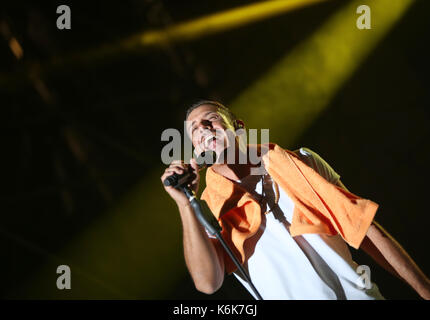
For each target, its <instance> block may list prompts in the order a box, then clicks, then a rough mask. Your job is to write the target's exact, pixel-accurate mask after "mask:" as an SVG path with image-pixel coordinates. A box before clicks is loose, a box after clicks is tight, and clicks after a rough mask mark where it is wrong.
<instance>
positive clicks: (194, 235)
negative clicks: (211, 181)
mask: <svg viewBox="0 0 430 320" xmlns="http://www.w3.org/2000/svg"><path fill="white" fill-rule="evenodd" d="M178 208H179V212H180V215H181V220H182V226H183V244H184V256H185V263H186V265H187V267H188V270H189V272H190V274H191V277H192V279H193V281H194V285H195V286H196V289H197V290H199V291H200V292H203V293H206V294H212V293H214V292H215V291H217V290H218V289H219V288H220V287H221V285H222V283H223V281H224V260H223V255H222V248H221V247H220V244H219V243H218V240H217V239H210V238H209V237H208V235H207V233H206V231H205V229H204V228H203V227H202V225H201V224H200V222H199V221H198V220H197V218H196V216H195V214H194V211H193V208H192V207H191V205H185V206H183V205H178Z"/></svg>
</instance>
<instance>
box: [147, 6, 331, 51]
mask: <svg viewBox="0 0 430 320" xmlns="http://www.w3.org/2000/svg"><path fill="white" fill-rule="evenodd" d="M323 1H327V0H275V1H263V2H259V3H255V4H251V5H247V6H244V7H240V8H237V9H232V10H228V11H225V12H220V13H215V14H212V15H208V16H205V17H201V18H198V19H194V20H191V21H187V22H183V23H179V24H177V25H174V26H172V27H169V28H167V29H165V30H154V31H147V32H144V33H143V34H142V35H141V36H140V43H141V44H142V45H145V46H150V45H162V44H165V43H168V42H177V41H188V40H195V39H197V38H201V37H204V36H208V35H212V34H215V33H218V32H223V31H226V30H230V29H233V28H237V27H240V26H244V25H246V24H249V23H253V22H257V21H260V20H263V19H267V18H271V17H274V16H277V15H281V14H284V13H286V12H289V11H292V10H296V9H299V8H303V7H306V6H309V5H312V4H315V3H318V2H323Z"/></svg>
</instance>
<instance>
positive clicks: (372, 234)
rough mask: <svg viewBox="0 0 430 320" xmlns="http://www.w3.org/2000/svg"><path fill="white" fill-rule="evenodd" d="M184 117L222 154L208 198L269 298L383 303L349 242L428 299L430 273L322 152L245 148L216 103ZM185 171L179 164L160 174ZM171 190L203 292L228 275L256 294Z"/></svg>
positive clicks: (201, 140) (198, 147)
mask: <svg viewBox="0 0 430 320" xmlns="http://www.w3.org/2000/svg"><path fill="white" fill-rule="evenodd" d="M186 120H187V126H186V128H187V134H188V135H189V137H190V139H191V141H192V143H193V146H194V148H195V153H196V154H200V153H202V152H203V151H207V150H212V151H215V152H216V154H217V155H218V161H217V163H215V164H214V165H213V166H211V167H210V168H209V169H208V170H207V173H206V184H207V186H206V189H205V190H204V191H203V194H202V199H204V200H206V201H207V203H208V205H209V207H210V208H211V210H212V212H213V213H214V215H215V216H216V217H217V218H218V220H219V221H220V224H221V226H222V227H223V232H222V234H223V237H224V238H225V240H226V242H227V243H229V245H230V246H231V247H232V249H233V251H234V253H235V255H236V257H238V259H239V260H240V262H241V263H242V265H243V267H244V268H245V269H246V271H247V273H248V275H249V276H250V279H251V281H252V283H253V284H254V286H255V287H256V288H257V290H258V292H259V293H260V294H261V296H262V297H263V299H372V300H373V299H384V298H383V297H382V295H381V294H380V292H379V290H378V287H377V286H376V284H374V283H373V282H370V281H367V283H364V284H363V283H361V281H360V280H361V279H362V278H365V277H363V276H361V277H360V274H361V272H363V271H361V272H359V271H360V269H359V266H358V265H357V264H356V263H355V262H354V261H353V260H352V257H351V254H350V252H349V249H348V247H347V245H348V244H349V245H350V246H353V247H354V248H356V249H358V248H360V249H363V250H364V251H365V252H366V253H368V254H369V255H370V256H371V257H372V258H374V259H375V261H376V262H377V263H378V264H380V265H381V266H382V267H383V268H385V269H386V270H387V271H389V272H391V273H392V274H394V275H396V276H397V277H399V278H401V279H403V280H404V281H405V282H406V283H408V284H409V285H410V286H411V287H412V288H413V289H414V290H415V291H416V292H417V293H418V294H419V295H420V296H421V297H422V298H424V299H429V298H430V282H429V279H428V278H427V277H426V276H425V274H424V273H423V272H422V271H421V270H420V269H419V268H418V266H417V265H416V264H415V263H414V262H413V260H412V259H411V258H410V257H409V256H408V254H407V253H406V252H405V251H404V250H403V249H402V248H401V246H400V245H399V244H398V243H397V242H396V241H395V240H394V239H393V238H392V237H391V236H390V235H389V234H388V233H387V232H386V231H385V230H384V229H383V228H382V227H381V226H380V225H379V224H378V223H376V222H375V221H373V216H374V215H375V213H376V210H377V207H378V205H377V204H375V203H373V202H372V201H370V200H366V199H362V198H360V197H358V196H356V195H354V194H352V193H350V192H349V191H348V190H347V189H346V187H345V186H344V185H343V184H342V182H341V181H340V179H339V175H338V174H337V173H336V172H335V171H334V170H333V169H332V168H331V167H330V166H329V165H328V164H327V163H326V162H325V161H324V160H323V159H321V158H320V157H319V156H318V155H317V154H316V153H314V152H313V151H311V150H309V149H307V148H301V149H299V150H296V151H294V152H292V151H289V150H284V149H282V148H280V147H279V146H277V145H274V144H270V145H269V146H252V145H247V146H245V149H243V146H242V147H241V144H240V143H239V139H233V140H231V139H229V138H228V132H236V130H238V129H243V128H244V122H243V121H241V120H239V119H237V118H236V117H235V116H234V115H233V114H232V113H231V112H230V110H229V109H227V108H226V107H225V106H223V105H222V104H220V103H218V102H216V101H200V102H198V103H196V104H194V105H193V106H192V107H191V108H190V109H189V110H188V112H187V118H186ZM225 150H234V153H235V156H236V157H235V159H239V155H240V154H242V155H243V154H245V155H249V154H250V153H251V151H255V152H256V153H258V154H259V155H260V156H261V162H260V163H257V164H256V163H255V162H254V161H251V160H252V159H249V157H247V162H246V163H241V162H239V161H235V162H234V163H228V162H226V161H222V160H223V159H224V160H225V158H223V157H222V156H221V155H222V154H223V152H224V151H225ZM264 150H265V151H264ZM269 160H270V161H269ZM190 166H191V170H192V171H193V172H194V173H195V175H196V178H195V179H194V180H193V181H191V182H190V186H191V187H192V189H193V190H194V191H195V192H197V190H198V187H199V172H198V166H197V163H196V161H195V160H194V159H191V161H190ZM259 166H260V167H261V166H262V167H264V168H265V169H267V170H264V171H263V172H262V173H259V174H255V171H252V170H253V169H257V167H259ZM188 169H189V167H188V165H186V164H184V163H183V162H182V161H174V162H172V163H171V165H170V166H169V167H168V168H167V169H166V170H165V172H164V174H163V175H162V177H161V180H162V181H164V179H165V178H167V177H168V176H170V175H172V174H174V173H178V174H181V173H183V172H184V170H188ZM252 172H254V173H252ZM165 190H166V192H168V194H169V195H170V196H171V197H172V198H173V200H174V201H175V202H176V204H177V206H178V209H179V213H180V217H181V220H182V225H183V245H184V255H185V261H186V265H187V268H188V270H189V272H190V274H191V277H192V279H193V281H194V284H195V286H196V289H197V290H199V291H201V292H204V293H207V294H212V293H214V292H215V291H216V290H218V289H219V288H220V287H221V285H222V283H223V280H224V274H225V273H226V272H227V273H228V274H230V273H233V274H234V275H235V276H236V277H237V278H238V279H239V281H240V282H241V283H242V284H243V285H244V286H245V287H246V288H247V289H248V291H250V292H251V294H253V295H254V297H255V294H254V293H253V292H252V291H251V290H250V286H249V284H248V283H247V282H246V281H245V280H244V279H242V277H241V275H240V273H238V272H237V270H236V267H235V265H234V264H233V263H232V261H231V259H230V258H229V256H228V255H227V254H226V253H225V252H224V251H223V248H222V247H221V245H220V243H219V242H218V240H217V239H214V238H211V237H210V236H208V234H207V232H206V231H205V230H204V228H203V227H202V226H201V225H200V223H199V222H198V220H197V219H196V217H195V215H194V212H193V209H192V207H191V206H190V204H189V201H188V199H187V197H186V196H185V195H184V194H183V193H182V192H181V191H179V190H176V189H174V188H172V187H165ZM364 280H369V279H364ZM364 282H366V281H364Z"/></svg>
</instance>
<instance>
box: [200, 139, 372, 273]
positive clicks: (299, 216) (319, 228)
mask: <svg viewBox="0 0 430 320" xmlns="http://www.w3.org/2000/svg"><path fill="white" fill-rule="evenodd" d="M262 160H263V163H264V167H265V168H266V170H267V172H268V173H269V174H270V176H271V177H272V179H273V180H274V181H275V182H276V183H278V185H279V186H280V187H281V188H282V189H283V190H284V192H285V193H286V194H288V196H289V197H290V198H291V199H292V201H293V202H294V212H293V219H292V222H291V227H290V233H291V236H297V235H301V234H305V233H319V234H327V235H336V234H340V235H341V236H342V238H343V239H344V240H345V241H346V242H347V243H348V244H349V245H350V246H352V247H354V248H355V249H358V248H359V247H360V244H361V242H362V240H363V239H364V237H365V235H366V233H367V230H368V228H369V226H370V224H371V223H372V221H373V218H374V216H375V214H376V211H377V209H378V204H376V203H375V202H372V201H371V200H366V199H363V198H360V197H359V196H357V195H354V194H352V193H350V192H348V191H346V190H344V189H342V188H340V187H338V186H335V185H334V184H332V183H330V182H328V181H327V180H325V179H324V178H323V177H321V176H320V175H319V174H318V173H317V172H316V171H315V170H313V169H312V168H311V167H309V166H308V165H306V164H305V163H304V162H303V161H302V160H300V158H299V157H298V156H297V155H296V154H295V153H293V152H291V151H289V150H286V149H282V148H281V147H279V146H278V145H276V144H269V148H268V152H266V153H265V154H264V155H263V156H262ZM201 199H203V200H205V201H206V202H207V204H208V206H209V208H210V209H211V211H212V213H213V214H214V215H215V217H216V218H217V219H218V221H219V222H220V224H221V227H222V228H223V231H222V236H223V238H224V239H225V241H226V242H227V243H228V244H229V246H230V247H231V248H232V250H233V252H234V253H235V256H236V257H238V258H239V261H241V262H242V263H244V262H245V261H247V259H248V258H249V257H250V255H251V254H252V252H253V249H252V248H250V246H249V245H248V246H247V240H249V241H250V240H251V238H252V236H254V235H255V234H256V233H257V231H258V229H259V227H260V224H261V221H262V210H261V207H260V205H259V203H258V201H257V200H256V199H255V198H254V197H253V196H252V195H251V194H250V193H248V192H247V191H246V190H244V189H243V188H242V187H241V186H239V185H238V184H236V183H234V182H233V181H231V180H229V179H227V178H225V177H224V176H222V175H220V174H218V173H216V172H215V171H214V170H213V169H212V168H211V167H210V168H209V169H208V170H207V172H206V188H205V190H204V191H203V193H202V196H201ZM224 262H225V266H226V270H227V272H228V273H231V272H233V271H234V270H235V269H236V267H235V265H234V264H233V262H232V261H231V260H230V258H229V257H228V255H225V259H224Z"/></svg>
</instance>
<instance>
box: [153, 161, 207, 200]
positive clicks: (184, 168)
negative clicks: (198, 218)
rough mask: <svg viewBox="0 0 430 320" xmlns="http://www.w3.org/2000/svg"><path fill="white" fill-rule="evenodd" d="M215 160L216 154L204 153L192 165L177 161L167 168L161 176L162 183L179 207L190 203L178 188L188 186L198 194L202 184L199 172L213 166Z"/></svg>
mask: <svg viewBox="0 0 430 320" xmlns="http://www.w3.org/2000/svg"><path fill="white" fill-rule="evenodd" d="M215 159H216V157H215V153H212V152H207V153H202V154H201V155H200V156H199V157H198V159H197V160H196V159H191V160H190V164H186V163H184V161H182V160H175V161H172V163H171V164H170V166H169V167H168V168H166V170H165V171H164V174H163V175H162V176H161V181H162V183H163V185H164V189H165V190H166V192H167V193H168V194H169V195H170V196H171V197H172V199H173V200H175V201H176V203H177V204H178V206H185V205H188V204H189V201H188V198H187V197H186V196H185V194H184V193H183V192H182V191H180V190H178V189H176V187H177V186H179V185H182V184H188V185H189V186H190V187H191V189H192V190H193V191H194V192H195V193H197V191H198V188H199V183H200V174H199V171H200V170H201V169H202V168H204V167H205V166H210V165H212V164H213V163H214V161H215Z"/></svg>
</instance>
